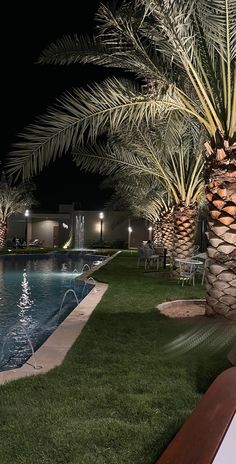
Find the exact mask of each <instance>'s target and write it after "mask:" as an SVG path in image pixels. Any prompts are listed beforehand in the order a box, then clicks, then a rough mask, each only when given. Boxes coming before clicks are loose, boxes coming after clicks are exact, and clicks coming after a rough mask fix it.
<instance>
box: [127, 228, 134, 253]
mask: <svg viewBox="0 0 236 464" xmlns="http://www.w3.org/2000/svg"><path fill="white" fill-rule="evenodd" d="M128 232H129V234H128V249H129V248H130V239H131V233H132V232H133V229H132V227H130V226H129V227H128Z"/></svg>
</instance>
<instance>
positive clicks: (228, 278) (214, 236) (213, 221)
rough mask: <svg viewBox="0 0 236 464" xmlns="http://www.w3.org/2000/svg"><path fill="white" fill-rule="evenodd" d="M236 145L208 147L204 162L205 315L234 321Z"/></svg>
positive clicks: (235, 318) (235, 294) (235, 312)
mask: <svg viewBox="0 0 236 464" xmlns="http://www.w3.org/2000/svg"><path fill="white" fill-rule="evenodd" d="M235 160H236V148H235V147H229V148H224V149H223V148H220V149H214V150H213V149H212V154H211V155H210V156H209V157H208V160H207V165H206V197H207V200H208V206H209V221H208V239H209V247H208V249H207V256H208V259H207V263H206V282H207V284H206V285H207V295H206V302H207V304H206V308H207V314H209V315H210V314H216V313H217V314H221V315H223V316H225V317H227V318H228V319H234V320H236V161H235Z"/></svg>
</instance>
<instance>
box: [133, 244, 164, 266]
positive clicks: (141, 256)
mask: <svg viewBox="0 0 236 464" xmlns="http://www.w3.org/2000/svg"><path fill="white" fill-rule="evenodd" d="M142 260H143V261H144V268H145V271H146V269H147V268H149V267H150V266H151V264H152V263H155V264H156V269H158V267H159V255H156V254H153V251H152V250H151V249H149V250H148V249H145V248H144V247H142V246H139V247H138V262H137V267H139V266H140V263H141V261H142Z"/></svg>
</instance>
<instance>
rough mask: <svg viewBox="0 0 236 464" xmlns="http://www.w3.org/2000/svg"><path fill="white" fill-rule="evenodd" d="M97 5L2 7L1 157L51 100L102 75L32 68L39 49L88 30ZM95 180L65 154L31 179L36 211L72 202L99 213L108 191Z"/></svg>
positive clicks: (79, 68)
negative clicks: (36, 202)
mask: <svg viewBox="0 0 236 464" xmlns="http://www.w3.org/2000/svg"><path fill="white" fill-rule="evenodd" d="M98 4H99V1H98V0H86V1H83V2H79V1H78V2H71V1H67V2H66V3H61V6H60V4H59V3H58V2H57V3H56V2H55V3H54V4H53V5H52V4H51V2H50V4H49V3H48V2H18V3H16V5H14V7H13V5H12V4H11V3H10V2H9V6H6V7H5V13H4V15H3V16H2V22H4V24H5V30H3V29H2V30H1V34H2V37H1V43H2V56H1V81H2V99H1V100H2V101H1V104H2V105H1V107H2V136H1V144H2V147H1V153H2V156H3V155H4V153H6V152H8V150H9V148H10V145H11V144H12V143H13V142H14V141H15V139H16V134H17V133H19V132H20V131H21V130H22V129H23V128H24V126H25V125H27V124H29V123H30V122H32V121H33V120H34V118H35V116H36V115H38V114H41V113H43V112H44V111H45V110H46V108H47V106H49V105H50V104H51V103H53V101H54V99H55V97H56V96H58V95H60V94H61V93H62V92H63V91H65V90H69V89H70V88H72V87H76V86H82V85H85V84H86V83H91V82H93V81H95V80H96V81H97V80H102V79H103V78H104V77H106V74H107V71H106V74H105V72H104V71H103V70H101V69H99V68H95V67H93V66H87V65H86V66H85V65H79V64H77V65H71V66H48V65H47V66H46V65H44V66H42V65H36V64H35V62H36V60H37V58H38V56H39V54H40V52H41V51H42V49H43V48H44V47H45V46H47V45H48V44H49V43H51V42H52V41H55V40H56V39H58V38H60V37H62V36H63V35H64V34H69V33H74V32H76V33H78V34H80V33H81V34H83V33H86V32H91V31H93V30H94V24H95V23H94V20H93V18H94V13H95V11H96V10H97V7H98ZM81 5H83V11H80V7H81ZM49 6H50V7H51V8H50V10H48V7H49ZM53 7H54V8H53ZM85 8H86V10H85ZM101 180H102V178H101V177H100V176H96V175H89V174H85V173H82V172H81V171H79V170H78V169H77V168H76V167H75V166H74V165H73V164H72V162H71V160H70V157H69V156H68V155H67V156H65V157H64V158H63V159H62V160H60V161H57V162H56V163H53V164H52V165H51V166H50V167H49V168H46V169H45V170H44V171H43V173H42V174H40V175H39V176H38V177H37V178H34V181H35V183H36V186H37V193H36V197H37V200H38V201H39V206H38V208H37V209H40V210H45V211H49V210H57V206H58V204H59V203H71V202H73V201H74V202H75V203H76V204H77V207H79V208H80V209H101V208H102V207H103V205H104V202H105V200H106V199H107V198H108V197H109V194H110V193H111V192H109V191H103V190H101V189H100V188H99V184H100V182H101Z"/></svg>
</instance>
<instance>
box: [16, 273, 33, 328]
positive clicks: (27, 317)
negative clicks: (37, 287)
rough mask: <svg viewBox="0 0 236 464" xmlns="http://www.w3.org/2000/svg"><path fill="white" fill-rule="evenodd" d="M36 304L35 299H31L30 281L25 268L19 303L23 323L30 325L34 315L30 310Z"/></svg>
mask: <svg viewBox="0 0 236 464" xmlns="http://www.w3.org/2000/svg"><path fill="white" fill-rule="evenodd" d="M33 304H34V300H31V289H30V285H29V282H28V276H27V272H26V270H25V269H24V272H23V280H22V282H21V295H20V298H19V301H18V303H17V306H18V308H19V309H20V311H19V320H20V322H21V323H24V324H27V325H30V323H31V322H32V316H31V314H30V310H31V308H32V306H33Z"/></svg>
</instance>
